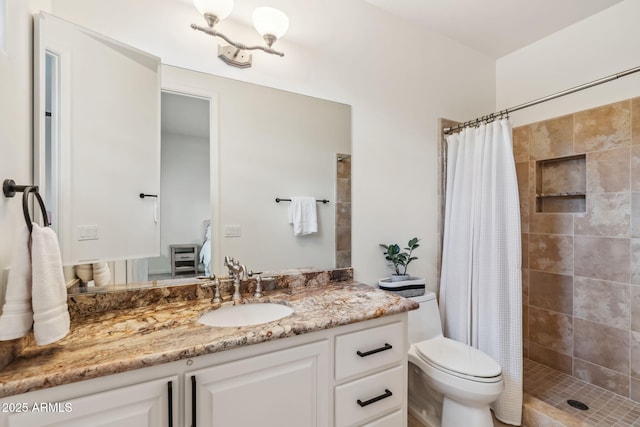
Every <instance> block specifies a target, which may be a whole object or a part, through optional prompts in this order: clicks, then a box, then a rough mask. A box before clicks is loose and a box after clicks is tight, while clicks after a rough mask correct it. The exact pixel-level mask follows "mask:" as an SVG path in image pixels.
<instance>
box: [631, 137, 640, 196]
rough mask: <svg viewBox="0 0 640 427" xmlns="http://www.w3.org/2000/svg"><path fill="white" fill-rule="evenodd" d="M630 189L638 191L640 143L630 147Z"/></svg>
mask: <svg viewBox="0 0 640 427" xmlns="http://www.w3.org/2000/svg"><path fill="white" fill-rule="evenodd" d="M631 191H640V145H634V146H632V147H631Z"/></svg>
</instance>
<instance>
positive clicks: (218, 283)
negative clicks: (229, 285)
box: [211, 277, 222, 303]
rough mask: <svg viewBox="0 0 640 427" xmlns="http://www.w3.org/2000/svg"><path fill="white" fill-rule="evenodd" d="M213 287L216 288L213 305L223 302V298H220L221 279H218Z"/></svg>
mask: <svg viewBox="0 0 640 427" xmlns="http://www.w3.org/2000/svg"><path fill="white" fill-rule="evenodd" d="M213 286H215V288H214V293H213V299H212V300H211V302H212V303H218V302H222V298H221V297H220V279H218V278H217V277H216V278H215V279H214V281H213Z"/></svg>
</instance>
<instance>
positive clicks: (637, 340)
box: [630, 331, 640, 378]
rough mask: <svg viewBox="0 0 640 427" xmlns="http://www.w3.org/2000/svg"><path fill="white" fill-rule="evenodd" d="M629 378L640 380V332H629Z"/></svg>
mask: <svg viewBox="0 0 640 427" xmlns="http://www.w3.org/2000/svg"><path fill="white" fill-rule="evenodd" d="M630 338H631V376H632V377H634V378H640V332H636V331H631V337H630Z"/></svg>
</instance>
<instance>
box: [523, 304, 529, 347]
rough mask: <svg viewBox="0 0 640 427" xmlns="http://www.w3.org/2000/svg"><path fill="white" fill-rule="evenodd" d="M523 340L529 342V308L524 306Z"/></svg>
mask: <svg viewBox="0 0 640 427" xmlns="http://www.w3.org/2000/svg"><path fill="white" fill-rule="evenodd" d="M522 338H523V339H524V340H526V341H528V340H529V306H528V305H523V306H522Z"/></svg>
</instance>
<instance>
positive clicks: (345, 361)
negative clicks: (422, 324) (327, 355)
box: [334, 322, 407, 427]
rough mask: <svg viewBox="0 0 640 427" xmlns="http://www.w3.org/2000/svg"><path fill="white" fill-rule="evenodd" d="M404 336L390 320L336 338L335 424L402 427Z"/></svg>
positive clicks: (402, 328) (402, 324)
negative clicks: (388, 322)
mask: <svg viewBox="0 0 640 427" xmlns="http://www.w3.org/2000/svg"><path fill="white" fill-rule="evenodd" d="M367 323H368V322H364V323H363V326H364V325H366V324H367ZM406 334H407V331H406V322H394V323H390V324H386V325H381V326H375V327H369V328H365V329H361V330H357V331H354V332H349V333H346V334H341V335H338V336H337V337H336V347H335V376H336V387H335V395H334V399H335V425H336V426H339V427H351V426H362V425H367V426H380V427H382V426H385V427H393V426H401V425H406V402H407V339H406V336H407V335H406ZM403 414H404V415H403Z"/></svg>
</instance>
